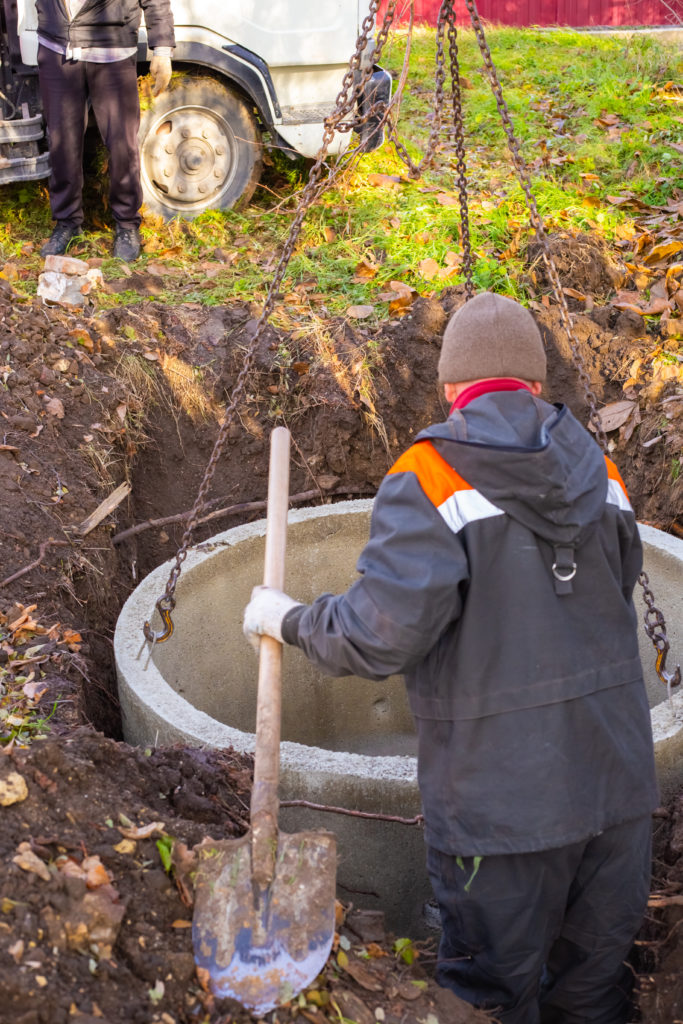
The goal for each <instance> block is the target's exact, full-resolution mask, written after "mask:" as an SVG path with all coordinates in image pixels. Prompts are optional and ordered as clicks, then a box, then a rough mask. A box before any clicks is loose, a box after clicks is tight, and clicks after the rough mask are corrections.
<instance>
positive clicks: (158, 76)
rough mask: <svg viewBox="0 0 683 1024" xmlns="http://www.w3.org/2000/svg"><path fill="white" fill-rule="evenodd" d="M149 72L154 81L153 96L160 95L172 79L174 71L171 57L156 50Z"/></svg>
mask: <svg viewBox="0 0 683 1024" xmlns="http://www.w3.org/2000/svg"><path fill="white" fill-rule="evenodd" d="M149 73H150V75H151V76H152V81H153V84H152V96H159V95H160V94H161V93H162V92H163V91H164V89H168V85H169V82H170V81H171V75H172V73H173V68H172V67H171V58H170V57H169V56H167V55H166V54H160V53H157V52H156V50H155V51H154V53H153V55H152V60H151V63H150V65H149Z"/></svg>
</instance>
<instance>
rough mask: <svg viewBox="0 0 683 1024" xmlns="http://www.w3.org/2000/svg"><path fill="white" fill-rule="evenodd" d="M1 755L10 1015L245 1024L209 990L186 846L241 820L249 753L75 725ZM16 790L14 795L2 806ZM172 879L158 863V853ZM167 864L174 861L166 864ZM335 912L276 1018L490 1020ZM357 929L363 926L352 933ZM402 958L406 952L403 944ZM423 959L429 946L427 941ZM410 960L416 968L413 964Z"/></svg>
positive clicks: (385, 940)
mask: <svg viewBox="0 0 683 1024" xmlns="http://www.w3.org/2000/svg"><path fill="white" fill-rule="evenodd" d="M0 760H1V763H0V822H1V824H2V828H0V861H1V862H2V864H3V872H2V877H1V878H0V991H2V995H3V999H2V1009H1V1010H0V1018H1V1019H2V1020H3V1021H7V1022H9V1021H11V1022H12V1024H72V1022H74V1024H79V1022H80V1024H94V1022H95V1021H97V1022H99V1024H191V1022H193V1024H196V1022H202V1024H209V1022H211V1021H213V1022H215V1024H240V1022H247V1021H253V1020H255V1019H256V1018H255V1017H252V1015H251V1014H249V1013H247V1012H246V1011H244V1010H243V1009H241V1008H240V1007H239V1006H238V1005H237V1004H235V1003H230V1002H229V1001H226V1000H223V1001H221V1002H220V1003H219V1002H217V1001H215V1000H214V999H213V998H212V997H211V996H210V995H209V993H208V992H207V991H206V990H205V989H204V988H203V987H202V984H201V983H200V980H199V978H198V976H197V973H196V970H195V961H194V952H193V947H192V934H191V920H192V901H193V892H192V885H191V883H190V882H189V881H188V880H187V874H186V873H183V871H182V870H181V869H180V865H181V863H182V858H183V856H186V855H187V848H190V847H192V846H194V845H195V844H198V843H200V842H201V841H202V840H203V839H204V838H205V836H206V835H207V833H208V834H210V835H211V836H212V837H213V838H214V839H226V838H234V837H237V836H239V835H241V834H243V833H244V832H245V830H246V827H247V818H248V810H247V809H248V803H249V792H250V787H251V773H252V763H251V759H250V758H248V757H245V756H243V755H238V754H236V753H234V752H233V751H230V750H225V751H198V750H190V749H187V748H184V747H174V748H165V749H162V750H148V751H143V750H139V749H136V748H132V747H128V746H127V745H126V744H123V743H116V742H114V741H113V740H109V739H106V738H105V737H103V736H101V735H99V734H97V733H94V732H92V731H91V730H90V729H85V728H81V729H77V730H75V731H73V732H72V733H71V734H70V735H69V736H68V737H66V738H64V739H62V740H61V741H58V740H57V739H56V738H45V739H43V740H37V741H36V742H35V743H34V744H33V746H32V747H31V748H30V749H28V750H14V751H10V752H9V753H7V752H6V756H4V757H2V758H1V759H0ZM11 793H13V794H14V798H15V802H11V803H8V800H11V799H12V796H11V795H10V796H8V794H11ZM174 844H175V848H177V850H178V851H179V853H178V854H177V855H176V857H175V860H176V863H177V864H178V865H179V870H178V872H177V873H175V872H174V870H173V869H171V870H170V871H168V870H166V869H165V865H164V858H163V856H162V855H163V854H164V853H165V854H166V857H170V856H171V851H172V849H174ZM167 863H168V862H167ZM359 922H360V924H361V925H362V924H363V921H362V915H361V916H360V917H359V916H358V915H356V918H355V924H354V915H353V914H350V915H349V917H348V922H346V920H345V912H344V910H343V908H341V907H339V908H338V927H339V935H338V937H337V950H338V953H337V955H335V956H334V957H333V958H332V959H331V960H330V963H329V964H328V966H327V968H325V970H324V971H323V973H322V975H321V976H320V978H318V979H317V980H316V982H315V984H314V985H312V986H311V988H310V990H309V991H308V993H307V995H306V996H305V997H304V998H303V1000H293V1001H292V1003H291V1004H289V1005H288V1006H287V1007H285V1008H283V1009H282V1010H278V1011H277V1012H276V1013H275V1014H269V1015H268V1020H270V1021H273V1022H276V1021H277V1022H280V1024H282V1022H285V1021H291V1020H294V1019H304V1020H308V1021H312V1022H313V1024H325V1022H327V1021H336V1020H339V1019H341V1016H342V1014H343V1015H344V1017H345V1018H346V1019H353V1020H355V1021H357V1022H358V1024H372V1022H374V1021H376V1020H377V1019H378V1018H377V1015H376V1010H377V1008H380V1009H381V1010H382V1011H383V1013H384V1017H383V1019H384V1020H385V1021H386V1022H387V1024H418V1021H423V1020H425V1019H427V1018H428V1017H429V1015H430V1014H432V1015H433V1018H434V1019H435V1020H440V1021H441V1022H442V1024H446V1022H448V1024H486V1021H488V1020H489V1018H488V1017H487V1016H486V1015H484V1014H481V1013H478V1012H476V1011H474V1010H472V1009H471V1008H470V1007H467V1006H466V1005H465V1004H464V1003H461V1001H460V1000H458V999H456V997H455V996H453V995H452V994H451V993H449V992H446V991H444V990H443V989H440V988H439V987H438V986H437V985H435V983H434V982H433V980H432V979H431V978H430V977H429V974H428V973H427V972H426V971H425V969H424V968H422V967H421V966H420V959H421V957H420V950H419V949H418V948H417V947H413V945H412V944H410V943H408V948H409V950H410V956H406V958H405V959H402V958H401V956H400V955H399V954H398V953H396V952H395V951H394V949H393V943H392V941H391V939H390V938H389V937H388V936H386V935H384V934H383V932H382V928H381V922H377V921H376V920H375V922H374V925H373V930H372V935H371V936H370V935H369V933H367V922H366V925H365V932H366V933H367V934H366V935H365V938H362V937H361V935H359V934H358V931H361V934H363V928H359ZM352 926H354V927H355V928H356V931H355V932H354V931H353V930H352ZM400 948H403V950H404V952H407V950H406V947H405V945H404V946H403V947H400ZM423 954H424V950H423ZM413 955H415V957H416V960H415V964H414V965H413V966H410V965H409V964H408V963H407V962H406V960H410V959H411V957H412V956H413Z"/></svg>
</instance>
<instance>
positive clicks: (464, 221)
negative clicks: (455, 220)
mask: <svg viewBox="0 0 683 1024" xmlns="http://www.w3.org/2000/svg"><path fill="white" fill-rule="evenodd" d="M444 7H446V8H447V12H446V18H447V21H448V50H449V55H450V60H451V87H452V95H453V129H454V135H455V156H456V169H457V175H458V198H459V200H460V233H461V244H462V268H463V273H464V276H465V293H466V296H467V298H466V300H465V301H467V300H469V299H471V298H472V296H473V295H474V282H473V280H472V242H471V239H470V211H469V196H468V188H467V164H466V162H465V124H464V120H463V114H462V91H461V88H460V61H459V59H458V27H457V25H456V18H455V11H454V10H453V0H445V2H444Z"/></svg>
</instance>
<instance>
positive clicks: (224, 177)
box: [142, 107, 235, 204]
mask: <svg viewBox="0 0 683 1024" xmlns="http://www.w3.org/2000/svg"><path fill="white" fill-rule="evenodd" d="M234 147H235V142H234V138H233V133H232V131H231V129H230V127H229V125H228V124H226V122H225V121H224V120H223V118H221V117H220V116H219V115H218V114H216V113H215V112H214V111H211V110H208V109H207V108H201V107H179V108H178V109H177V110H172V111H170V112H169V113H168V114H165V115H163V117H161V118H160V120H159V123H158V124H157V125H156V126H155V128H154V129H153V130H152V131H151V132H150V133H149V135H148V136H147V140H146V142H145V144H144V146H143V150H142V159H143V161H144V163H145V170H146V172H147V175H148V177H149V179H150V180H151V181H153V182H155V183H157V187H159V188H161V189H162V191H163V192H164V194H165V195H166V196H167V197H168V198H170V199H173V200H175V201H176V202H178V203H182V204H185V203H187V204H191V203H199V202H201V203H202V204H203V203H205V202H206V200H207V198H210V197H212V196H215V195H216V194H217V193H219V192H221V191H222V190H223V189H224V188H225V187H226V185H227V184H228V182H229V180H230V177H231V175H232V173H233V170H234V151H235V150H234Z"/></svg>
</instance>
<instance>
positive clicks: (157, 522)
mask: <svg viewBox="0 0 683 1024" xmlns="http://www.w3.org/2000/svg"><path fill="white" fill-rule="evenodd" d="M370 493H373V494H374V491H372V492H371V491H370V490H369V488H363V487H355V488H354V487H346V488H344V489H343V490H340V491H328V492H327V493H326V494H324V495H323V497H335V498H339V497H344V496H345V495H354V494H356V495H357V494H370ZM320 497H321V492H320V490H319V489H316V490H315V491H301V492H300V493H299V494H292V496H291V497H290V499H289V502H290V504H291V505H296V504H300V503H301V502H302V501H313V500H314V499H315V498H320ZM265 507H266V502H265V500H263V501H243V502H241V504H239V505H230V506H229V507H228V508H219V509H216V511H215V512H210V513H209V514H208V515H206V516H202V518H201V519H198V520H197V526H200V525H201V524H202V523H208V522H210V521H211V520H212V519H220V517H221V516H233V515H237V514H238V513H241V512H262V511H263V510H264V509H265ZM189 517H190V512H189V511H187V512H178V513H177V514H176V515H173V516H164V517H163V518H161V519H147V520H145V522H144V523H138V524H137V526H131V527H129V528H128V529H127V530H122V531H121V533H117V534H115V536H113V537H112V539H111V542H112V544H121V543H122V542H123V541H124V540H128V538H129V537H134V536H135V535H136V534H138V533H144V532H145V530H153V529H154V528H155V527H158V526H168V525H169V524H170V523H183V522H185V521H186V520H187V519H189Z"/></svg>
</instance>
